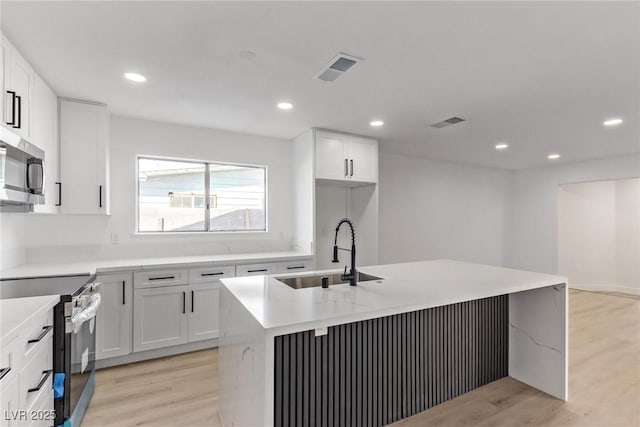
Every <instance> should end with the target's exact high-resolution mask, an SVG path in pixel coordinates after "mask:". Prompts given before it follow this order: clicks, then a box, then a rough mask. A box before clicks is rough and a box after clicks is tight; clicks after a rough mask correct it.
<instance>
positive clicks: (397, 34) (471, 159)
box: [2, 1, 640, 169]
mask: <svg viewBox="0 0 640 427" xmlns="http://www.w3.org/2000/svg"><path fill="white" fill-rule="evenodd" d="M639 5H640V3H638V2H495V3H494V2H448V3H444V2H421V3H417V2H412V3H404V2H403V3H394V2H353V3H345V2H295V3H294V2H278V3H269V2H258V3H249V2H233V3H227V2H225V3H222V2H193V3H191V2H189V3H185V2H11V1H2V30H3V32H5V34H6V35H7V36H8V37H9V38H10V39H11V40H12V41H13V42H14V43H15V44H16V46H17V47H18V49H20V50H21V51H22V52H23V53H24V55H25V56H26V58H27V59H28V60H29V61H30V62H31V63H32V64H33V66H34V68H35V69H36V71H37V72H38V73H40V74H41V75H42V76H43V77H44V78H45V80H46V81H47V82H48V83H49V84H50V85H51V86H52V88H53V89H54V90H55V91H56V92H57V93H58V94H59V95H62V96H68V97H76V98H84V99H91V100H97V101H102V102H106V103H107V104H109V105H110V108H111V111H112V112H113V113H114V114H119V115H127V116H136V117H144V118H149V119H154V120H161V121H169V122H176V123H183V124H190V125H197V126H205V127H211V128H219V129H229V130H234V131H239V132H246V133H254V134H261V135H269V136H276V137H283V138H292V137H294V136H296V135H298V134H299V133H301V132H302V131H303V130H305V129H307V128H309V127H313V126H317V127H325V128H330V129H337V130H342V131H346V132H353V133H359V134H366V135H371V136H375V137H378V138H380V139H381V141H382V149H383V150H384V151H387V152H395V153H402V154H409V155H417V156H424V157H430V158H435V159H444V160H451V161H457V162H465V163H472V164H477V165H484V166H492V167H499V168H506V169H521V168H527V167H533V166H539V165H544V164H547V163H549V160H547V158H546V156H547V154H548V153H550V152H558V153H560V154H561V155H562V157H561V159H560V160H557V161H556V162H567V161H577V160H584V159H590V158H598V157H605V156H612V155H618V154H624V153H632V152H638V151H640V142H639V141H640V131H639V116H640V107H639V104H640V101H639V98H640V96H639V95H640V84H639V81H640V77H639V76H640V42H639V41H640V23H639V19H640V9H639ZM247 49H248V50H251V51H253V52H255V54H256V57H255V59H253V60H247V59H243V58H242V57H241V56H240V55H239V52H240V51H242V50H247ZM338 52H345V53H348V54H351V55H354V56H358V57H361V58H364V61H363V62H362V63H359V64H357V65H356V66H354V67H353V68H352V69H351V70H350V71H349V72H348V73H347V74H345V75H344V76H342V77H341V78H340V79H339V80H337V81H336V82H334V83H323V82H321V81H319V80H316V79H314V78H313V77H314V76H315V75H316V73H317V72H318V71H319V70H320V69H321V67H322V66H323V65H325V64H326V63H327V61H329V60H330V59H331V58H332V57H333V56H334V55H335V54H336V53H338ZM125 71H136V72H139V73H141V74H144V75H145V76H147V78H148V82H147V83H146V84H143V85H136V84H133V83H130V82H127V81H125V80H123V78H122V73H123V72H125ZM281 100H289V101H291V102H292V103H293V104H294V109H293V110H290V111H281V110H278V109H276V108H275V104H276V103H277V102H279V101H281ZM453 115H459V116H462V117H465V118H468V119H469V121H468V122H467V123H464V124H460V125H456V126H452V127H449V128H444V129H432V128H429V127H427V126H426V125H427V124H430V123H434V122H437V121H440V120H443V119H446V118H448V117H450V116H453ZM609 117H622V118H623V119H624V123H623V125H621V126H619V127H617V128H615V129H609V128H604V127H603V126H602V121H603V120H604V119H606V118H609ZM372 119H382V120H384V122H385V125H384V126H383V127H382V128H371V127H370V126H369V121H370V120H372ZM503 141H506V142H507V143H509V145H510V147H509V149H508V150H506V151H505V152H496V150H494V148H493V146H494V145H495V144H496V143H498V142H503Z"/></svg>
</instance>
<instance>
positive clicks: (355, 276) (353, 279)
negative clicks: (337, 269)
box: [331, 218, 358, 286]
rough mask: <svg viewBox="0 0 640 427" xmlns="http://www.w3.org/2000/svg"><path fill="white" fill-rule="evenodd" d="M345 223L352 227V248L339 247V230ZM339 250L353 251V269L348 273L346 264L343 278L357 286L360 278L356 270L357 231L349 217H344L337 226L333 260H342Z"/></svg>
mask: <svg viewBox="0 0 640 427" xmlns="http://www.w3.org/2000/svg"><path fill="white" fill-rule="evenodd" d="M345 223H346V224H348V225H349V228H350V229H351V250H349V249H344V248H339V247H338V232H339V231H340V226H341V225H342V224H345ZM338 250H341V251H347V252H351V271H350V272H349V274H347V266H346V265H345V266H344V273H343V274H342V276H341V279H342V280H348V281H349V285H351V286H356V285H357V279H358V272H357V271H356V232H355V230H354V228H353V223H352V222H351V220H350V219H349V218H342V219H341V220H340V221H339V222H338V225H337V226H336V237H335V240H334V242H333V260H331V262H340V260H339V259H338Z"/></svg>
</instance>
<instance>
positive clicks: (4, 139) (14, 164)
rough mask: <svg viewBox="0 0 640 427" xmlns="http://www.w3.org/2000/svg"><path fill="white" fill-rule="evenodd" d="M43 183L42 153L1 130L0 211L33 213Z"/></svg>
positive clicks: (13, 134) (17, 137)
mask: <svg viewBox="0 0 640 427" xmlns="http://www.w3.org/2000/svg"><path fill="white" fill-rule="evenodd" d="M44 179H45V177H44V151H42V150H41V149H39V148H38V147H36V146H35V145H33V144H31V143H30V142H28V141H25V140H24V139H22V138H20V136H18V135H16V134H15V133H13V132H11V131H10V130H9V129H6V128H4V127H2V126H0V211H14V212H16V211H17V212H31V211H33V206H34V205H37V204H42V203H44Z"/></svg>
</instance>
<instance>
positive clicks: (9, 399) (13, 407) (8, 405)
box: [0, 375, 25, 426]
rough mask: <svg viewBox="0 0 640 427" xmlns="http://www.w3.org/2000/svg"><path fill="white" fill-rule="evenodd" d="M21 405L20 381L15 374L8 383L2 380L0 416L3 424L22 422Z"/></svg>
mask: <svg viewBox="0 0 640 427" xmlns="http://www.w3.org/2000/svg"><path fill="white" fill-rule="evenodd" d="M20 409H25V408H21V407H20V382H19V376H18V375H15V376H14V377H13V379H12V380H11V381H9V382H8V383H7V384H2V383H1V382H0V416H2V426H17V425H19V424H20V421H19V418H18V417H19V415H18V411H19V410H20Z"/></svg>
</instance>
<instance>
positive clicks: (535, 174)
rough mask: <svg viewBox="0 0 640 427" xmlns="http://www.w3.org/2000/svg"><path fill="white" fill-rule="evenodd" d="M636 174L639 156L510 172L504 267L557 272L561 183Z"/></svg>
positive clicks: (638, 168) (610, 178) (616, 177)
mask: <svg viewBox="0 0 640 427" xmlns="http://www.w3.org/2000/svg"><path fill="white" fill-rule="evenodd" d="M637 176H640V155H637V154H633V155H625V156H617V157H610V158H606V159H598V160H591V161H587V162H577V163H568V164H559V165H553V166H548V167H544V168H534V169H526V170H522V171H516V172H514V177H513V178H514V179H513V208H512V209H513V215H512V216H511V222H510V224H509V225H508V230H509V232H508V236H509V240H508V244H507V252H506V253H507V258H506V263H507V266H510V267H513V268H520V269H524V270H533V271H540V272H544V273H552V274H555V273H557V272H558V247H557V242H558V231H557V221H558V191H559V186H560V185H561V184H569V183H578V182H589V181H603V180H612V179H621V178H633V177H637Z"/></svg>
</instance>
